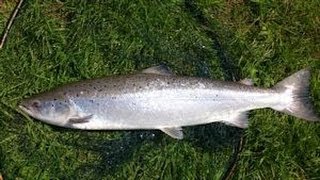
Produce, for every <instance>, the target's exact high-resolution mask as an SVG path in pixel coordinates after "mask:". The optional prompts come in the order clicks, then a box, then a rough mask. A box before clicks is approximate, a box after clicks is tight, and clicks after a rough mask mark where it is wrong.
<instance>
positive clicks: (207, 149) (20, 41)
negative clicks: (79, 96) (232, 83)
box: [0, 0, 320, 179]
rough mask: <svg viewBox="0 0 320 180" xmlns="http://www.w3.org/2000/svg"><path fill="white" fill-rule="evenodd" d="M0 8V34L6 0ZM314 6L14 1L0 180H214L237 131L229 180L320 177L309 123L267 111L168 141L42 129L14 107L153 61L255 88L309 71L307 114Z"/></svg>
mask: <svg viewBox="0 0 320 180" xmlns="http://www.w3.org/2000/svg"><path fill="white" fill-rule="evenodd" d="M4 3H5V4H6V6H2V7H1V8H0V12H1V15H0V23H1V24H0V28H2V29H3V28H4V25H5V21H6V20H7V17H8V14H9V12H10V10H12V7H13V5H14V1H4ZM319 7H320V3H319V1H317V0H311V1H308V2H303V1H298V0H289V1H276V0H273V1H263V0H261V1H260V0H257V1H242V0H235V1H219V0H216V1H205V0H199V1H152V2H148V1H137V2H132V1H120V2H119V1H108V2H105V1H90V2H81V3H79V1H71V0H70V1H66V2H62V1H54V0H51V1H50V0H48V1H38V0H30V1H26V2H25V3H24V5H23V7H22V9H21V11H20V14H19V15H18V17H17V19H16V20H15V23H14V26H13V28H12V30H11V31H10V34H9V38H8V39H7V42H6V44H5V47H4V49H1V50H0V89H1V91H0V98H1V101H0V127H1V130H0V174H2V175H3V176H4V178H5V179H76V178H77V179H78V178H79V179H80V178H81V179H101V178H103V179H127V178H128V177H129V179H219V178H221V177H222V176H223V174H224V173H225V171H226V168H227V167H228V165H229V160H230V158H231V156H232V153H233V148H234V146H235V144H236V142H237V141H238V140H239V138H240V136H241V135H242V133H244V135H245V137H246V138H245V145H244V150H243V152H242V153H241V154H240V158H239V161H238V162H237V168H236V173H235V176H234V179H253V178H254V179H271V178H272V179H318V178H320V158H319V157H320V135H319V132H320V125H319V124H315V123H307V122H305V121H301V120H298V119H296V118H293V117H290V116H286V115H284V114H282V113H277V112H275V111H272V110H269V109H263V110H256V111H253V112H251V113H250V127H249V129H247V130H245V131H244V132H242V131H241V130H239V129H237V128H233V127H228V126H225V125H223V124H218V123H215V124H210V125H205V126H197V127H188V128H184V129H185V134H186V138H185V139H184V140H182V141H177V140H173V139H170V138H169V137H167V136H166V135H164V134H163V133H161V132H159V131H95V132H88V131H79V130H70V129H64V128H58V127H53V126H50V125H46V124H44V123H41V122H39V121H36V120H34V119H31V118H28V117H24V116H22V115H21V114H20V113H19V112H18V111H17V108H16V106H17V104H18V102H19V101H20V100H21V99H23V98H24V97H26V96H29V95H32V94H36V93H38V92H42V91H45V90H48V89H51V88H53V87H56V86H59V85H61V84H65V83H67V82H72V81H76V80H81V79H88V78H95V77H101V76H109V75H116V74H128V73H132V72H134V71H139V70H141V69H143V68H146V67H150V66H152V65H156V64H159V63H165V64H167V65H168V66H169V67H170V68H171V69H172V70H173V71H174V72H175V73H176V74H179V75H189V76H201V77H208V78H212V79H226V80H230V79H240V78H245V77H249V78H252V79H253V80H254V82H255V85H257V86H261V87H271V86H272V85H274V84H275V83H276V82H278V81H280V80H281V79H283V78H285V77H287V76H288V75H290V74H291V73H293V72H295V71H297V70H299V69H302V68H304V67H311V69H312V80H311V87H312V88H311V94H312V97H313V100H314V104H315V106H316V108H317V109H319V108H320V94H319V93H318V92H319V88H320V56H319V54H320V49H319V44H320V32H319V28H318V27H320V20H319V16H318V9H319ZM318 112H319V110H318Z"/></svg>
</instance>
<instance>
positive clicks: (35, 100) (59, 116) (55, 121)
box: [19, 95, 71, 126]
mask: <svg viewBox="0 0 320 180" xmlns="http://www.w3.org/2000/svg"><path fill="white" fill-rule="evenodd" d="M19 108H20V109H21V110H22V111H23V112H25V113H27V114H28V115H29V116H31V117H33V118H35V119H39V120H41V121H44V122H46V123H48V124H52V125H57V126H63V125H65V124H66V122H67V120H68V117H69V116H70V112H71V104H70V102H69V101H68V100H66V99H64V98H61V97H55V96H41V95H37V96H33V97H30V98H27V99H24V100H22V102H21V103H20V105H19Z"/></svg>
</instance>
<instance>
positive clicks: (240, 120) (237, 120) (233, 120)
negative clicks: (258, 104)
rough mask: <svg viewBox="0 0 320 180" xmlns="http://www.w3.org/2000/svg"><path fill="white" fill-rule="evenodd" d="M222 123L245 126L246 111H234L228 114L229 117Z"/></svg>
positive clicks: (239, 126) (246, 119) (246, 121)
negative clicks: (234, 112) (232, 113)
mask: <svg viewBox="0 0 320 180" xmlns="http://www.w3.org/2000/svg"><path fill="white" fill-rule="evenodd" d="M224 123H226V124H228V125H231V126H235V127H238V128H243V129H244V128H247V127H248V125H249V122H248V111H245V112H239V113H236V114H234V115H232V116H230V118H229V119H227V120H226V121H224Z"/></svg>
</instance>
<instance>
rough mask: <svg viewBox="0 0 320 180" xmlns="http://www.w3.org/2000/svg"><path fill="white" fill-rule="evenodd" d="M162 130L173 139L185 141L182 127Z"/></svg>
mask: <svg viewBox="0 0 320 180" xmlns="http://www.w3.org/2000/svg"><path fill="white" fill-rule="evenodd" d="M160 130H161V131H162V132H164V133H166V134H167V135H169V136H170V137H172V138H175V139H183V132H182V128H181V127H170V128H162V129H160Z"/></svg>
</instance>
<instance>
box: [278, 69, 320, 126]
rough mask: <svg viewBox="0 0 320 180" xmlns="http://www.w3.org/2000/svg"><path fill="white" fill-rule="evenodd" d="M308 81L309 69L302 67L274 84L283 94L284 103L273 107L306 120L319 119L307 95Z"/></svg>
mask: <svg viewBox="0 0 320 180" xmlns="http://www.w3.org/2000/svg"><path fill="white" fill-rule="evenodd" d="M309 81H310V70H309V69H303V70H300V71H298V72H296V73H294V74H293V75H291V76H289V77H287V78H286V79H284V80H282V81H281V82H279V83H278V84H276V86H275V87H274V89H276V90H277V91H279V92H283V93H284V94H285V95H284V98H285V100H286V105H285V107H283V106H282V107H281V108H280V107H279V108H274V109H276V110H278V111H281V112H284V113H287V114H290V115H293V116H295V117H298V118H302V119H304V120H307V121H320V118H319V116H317V114H316V113H315V111H314V108H313V105H312V102H311V99H310V97H309Z"/></svg>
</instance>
